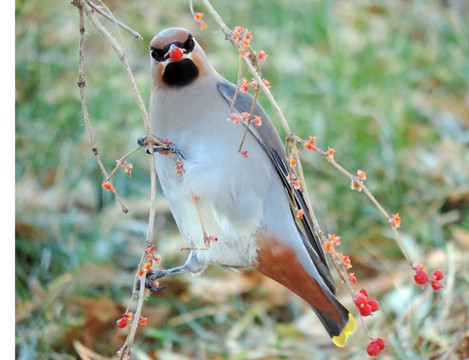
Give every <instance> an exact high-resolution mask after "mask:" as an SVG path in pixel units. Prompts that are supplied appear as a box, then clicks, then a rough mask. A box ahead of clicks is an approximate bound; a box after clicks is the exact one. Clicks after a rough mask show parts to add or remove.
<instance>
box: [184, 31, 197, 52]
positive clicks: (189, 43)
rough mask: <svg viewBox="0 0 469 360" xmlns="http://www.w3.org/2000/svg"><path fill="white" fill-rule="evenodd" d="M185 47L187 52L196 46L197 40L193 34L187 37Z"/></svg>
mask: <svg viewBox="0 0 469 360" xmlns="http://www.w3.org/2000/svg"><path fill="white" fill-rule="evenodd" d="M183 47H184V49H185V50H187V52H191V51H192V50H194V48H195V41H194V38H193V37H192V35H191V34H189V37H188V38H187V40H186V42H185V43H184V46H183Z"/></svg>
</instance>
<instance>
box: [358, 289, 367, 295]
mask: <svg viewBox="0 0 469 360" xmlns="http://www.w3.org/2000/svg"><path fill="white" fill-rule="evenodd" d="M359 293H360V294H363V295H365V297H368V293H367V292H366V290H365V289H361V290H360V291H359Z"/></svg>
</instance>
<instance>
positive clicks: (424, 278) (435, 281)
mask: <svg viewBox="0 0 469 360" xmlns="http://www.w3.org/2000/svg"><path fill="white" fill-rule="evenodd" d="M413 268H414V270H415V274H414V281H415V282H416V283H417V284H419V285H425V284H426V283H428V282H430V283H431V286H432V288H433V290H435V291H437V290H439V289H440V288H441V287H442V286H443V285H441V282H440V281H441V280H442V279H443V273H442V272H441V271H440V270H435V271H434V272H433V274H432V279H431V280H430V279H429V277H428V273H427V272H426V271H425V266H424V265H418V264H417V265H415V266H414V267H413Z"/></svg>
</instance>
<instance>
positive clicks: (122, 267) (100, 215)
mask: <svg viewBox="0 0 469 360" xmlns="http://www.w3.org/2000/svg"><path fill="white" fill-rule="evenodd" d="M106 5H107V6H108V7H109V8H110V9H111V10H112V11H113V13H114V15H115V16H116V18H118V19H120V20H121V21H123V22H124V23H126V24H128V25H129V26H130V27H132V28H134V29H135V30H137V31H138V32H139V33H140V34H141V35H142V36H143V37H144V41H143V42H140V41H138V40H136V39H134V38H132V37H131V36H130V35H129V34H127V33H125V32H122V33H121V34H119V33H118V32H117V31H116V29H115V27H114V26H113V25H112V24H111V23H109V22H108V21H106V20H104V19H102V21H103V23H105V25H106V26H107V27H108V29H110V30H111V31H112V32H113V34H114V35H115V36H116V37H117V38H118V39H119V40H120V42H121V43H122V45H123V46H124V48H125V51H126V54H127V60H128V61H129V63H130V65H131V67H132V69H133V71H134V75H135V77H136V79H137V82H138V84H139V87H140V90H141V92H142V94H143V97H144V99H145V101H146V103H147V104H148V99H149V91H150V79H149V56H148V43H149V41H150V39H151V38H152V37H153V35H154V34H155V33H157V32H159V31H160V30H162V29H164V28H166V27H169V26H183V27H187V28H189V29H191V31H192V32H193V33H194V35H195V36H196V37H197V39H198V40H199V42H200V43H201V44H202V46H203V47H204V49H205V50H206V53H207V54H208V56H209V58H210V61H211V62H212V64H213V65H214V67H215V68H216V69H217V70H218V71H219V72H220V73H221V74H222V75H223V76H225V77H226V78H227V79H229V80H231V81H233V82H235V81H236V72H237V64H238V62H237V61H238V60H237V57H236V54H235V52H234V51H233V49H232V48H231V45H230V44H229V43H227V42H226V41H225V40H224V38H223V36H222V34H221V33H220V32H219V31H218V29H217V26H216V24H215V23H214V22H213V21H212V19H211V18H210V17H209V15H208V14H206V16H205V18H204V20H206V22H207V24H208V28H207V30H205V31H200V30H199V29H198V27H197V25H196V24H195V22H194V21H193V20H192V17H191V14H190V11H189V1H187V0H172V1H163V0H158V1H151V2H147V1H119V0H112V1H108V2H106ZM194 5H195V8H196V11H205V10H204V9H203V8H202V7H201V5H200V4H199V3H198V2H197V1H195V4H194ZM213 5H214V7H215V8H216V9H217V10H218V11H219V13H220V15H221V16H222V17H223V19H224V20H225V22H226V23H227V24H228V25H229V26H230V27H232V28H233V27H234V26H236V25H242V26H244V27H247V28H248V29H249V30H251V31H252V33H253V41H252V43H251V44H252V45H253V47H254V48H255V49H257V50H265V51H266V52H267V54H268V55H269V57H268V59H267V61H266V62H265V64H264V67H263V74H264V76H265V78H267V79H269V80H270V82H271V83H272V92H273V94H274V95H275V96H276V98H277V101H278V102H279V104H280V106H281V108H282V109H283V110H284V113H285V115H286V117H287V119H288V120H289V122H290V126H291V128H292V129H293V131H294V132H295V133H296V134H298V135H299V136H302V137H303V138H307V137H308V136H309V135H313V136H317V138H318V140H317V143H318V145H319V146H320V147H321V148H323V149H324V148H326V149H327V147H328V146H331V147H333V148H334V149H335V150H336V156H335V157H336V160H337V161H338V162H339V163H341V164H342V165H344V166H345V167H346V168H347V169H349V170H350V171H351V172H352V173H355V172H356V170H358V169H363V170H365V171H366V173H367V177H368V180H367V185H368V187H369V188H370V190H371V191H372V192H373V193H374V194H375V195H376V197H377V198H378V200H379V201H380V202H381V203H382V204H383V206H384V207H385V208H386V209H387V210H388V211H389V212H390V213H395V212H399V213H400V215H401V217H402V227H401V235H402V236H403V238H404V240H405V243H406V245H407V247H408V250H409V252H410V254H411V256H412V257H413V258H414V259H415V260H417V261H419V262H422V263H425V264H426V265H427V268H428V269H429V270H430V271H432V270H433V269H435V268H440V269H442V270H443V271H444V272H445V275H446V279H445V286H446V287H445V288H444V289H442V291H440V292H439V293H437V294H435V293H433V291H432V290H431V289H429V288H428V287H427V288H425V289H420V288H419V287H418V286H416V285H415V284H414V283H413V280H412V271H411V270H410V269H409V267H408V265H407V263H406V262H405V261H404V259H403V257H402V255H401V254H400V251H399V250H398V248H397V246H396V245H395V243H394V241H393V240H392V234H391V232H390V229H389V228H388V226H387V225H386V223H385V221H384V220H383V219H382V218H381V216H380V215H379V213H378V211H377V210H376V209H375V208H374V207H373V206H372V205H371V203H370V202H369V201H368V200H367V199H366V198H365V196H363V195H362V194H360V193H358V192H356V191H351V190H350V184H349V182H348V181H347V179H345V178H344V177H342V176H341V175H340V174H338V173H337V172H336V171H335V170H334V169H333V168H332V167H331V166H329V165H328V164H327V163H326V162H325V161H323V160H322V159H321V158H319V156H317V154H315V153H311V152H308V153H307V152H306V151H303V153H302V159H303V161H304V166H305V168H306V172H307V177H308V179H307V180H308V181H307V183H308V184H307V185H308V187H309V191H310V194H311V196H312V202H313V204H314V208H315V210H316V213H317V216H318V218H319V221H320V223H321V226H322V229H323V231H325V232H326V233H336V234H339V235H341V236H342V245H341V248H340V250H341V251H343V252H344V253H346V254H349V255H350V256H351V258H352V263H353V264H354V269H353V271H355V274H356V276H357V278H358V284H357V285H356V287H357V290H358V289H359V288H362V287H365V288H366V289H367V290H368V292H369V293H370V296H371V297H372V298H376V299H378V300H379V301H380V303H381V309H382V310H381V311H379V312H378V313H376V315H374V316H373V318H372V319H365V322H366V323H367V324H368V326H369V328H370V330H371V332H372V334H373V336H375V337H377V336H380V337H383V338H384V339H385V340H386V342H387V348H386V350H385V351H384V352H383V353H382V355H381V357H382V358H389V359H466V358H469V332H468V320H467V319H468V316H469V310H468V303H469V291H468V288H469V286H468V281H469V280H468V279H469V267H468V263H469V256H468V250H469V150H468V145H469V88H468V84H469V42H468V39H469V5H468V3H467V2H466V1H463V0H425V1H424V0H421V1H418V0H416V1H410V0H407V1H404V0H393V1H391V0H389V1H377V2H374V1H369V0H358V1H353V2H350V1H345V0H315V1H311V0H293V1H292V0H275V1H273V0H272V1H264V0H250V1H243V0H239V1H231V0H213ZM15 18H16V34H15V35H16V210H15V214H16V243H15V244H16V246H15V249H16V292H15V299H16V351H17V358H19V359H74V358H77V357H79V355H78V354H81V355H80V356H81V357H82V358H88V359H103V358H111V357H113V356H115V354H116V351H117V350H118V349H119V347H120V346H121V345H122V344H123V342H124V338H125V336H126V329H124V330H121V329H118V328H117V327H116V326H115V321H116V320H117V319H118V318H119V317H120V316H121V314H122V313H123V312H124V310H125V308H126V305H127V304H128V302H129V300H130V297H131V291H132V290H131V289H132V284H133V279H134V274H135V269H136V265H137V264H138V261H139V258H140V255H141V253H142V250H143V249H142V244H143V241H144V238H145V234H146V229H147V220H148V209H149V184H150V181H149V170H148V158H147V155H146V154H145V153H144V152H143V151H140V152H139V153H137V154H136V155H134V156H133V157H132V159H131V160H130V161H131V162H132V163H133V165H134V168H133V170H132V178H131V179H129V178H128V177H127V175H126V174H124V173H123V171H121V172H119V173H118V174H117V175H116V176H115V178H114V182H115V186H116V188H117V189H118V191H119V193H120V194H121V196H122V197H123V199H124V202H125V203H126V205H127V207H128V208H129V209H130V213H129V214H127V215H125V214H123V213H122V211H121V210H120V207H119V206H118V205H117V203H116V202H115V200H114V197H113V195H112V193H110V192H105V191H103V190H102V189H101V186H100V185H101V182H102V181H103V175H102V174H101V172H100V170H99V168H98V165H97V163H96V160H95V158H94V155H93V154H92V152H91V148H90V145H89V141H88V137H87V134H86V130H85V127H84V124H83V120H82V112H81V106H80V99H79V91H78V87H77V68H78V56H77V55H78V54H77V52H78V40H79V32H78V12H77V10H76V8H74V7H73V6H72V5H70V3H69V1H60V2H56V1H48V0H47V1H40V2H38V1H25V0H17V1H16V11H15ZM85 48H86V51H85V75H86V81H87V83H86V84H87V86H86V100H87V104H88V107H89V111H90V114H91V118H92V126H93V131H94V134H95V137H96V143H97V146H98V149H99V151H100V154H101V156H102V158H103V162H104V164H105V165H106V167H107V168H108V169H109V170H111V169H112V168H113V167H114V164H115V160H116V159H119V158H120V157H121V156H123V155H124V154H126V153H127V152H128V151H130V150H131V149H133V148H134V147H135V146H136V140H137V138H138V137H140V136H143V135H144V128H143V126H142V121H141V118H140V113H139V110H138V108H137V105H136V103H135V100H134V97H133V94H132V93H131V91H130V89H129V84H128V80H127V77H126V75H125V73H124V72H123V70H122V68H121V66H120V62H119V60H118V59H117V58H116V56H115V54H114V53H113V51H112V49H111V48H110V46H109V45H108V44H107V43H106V41H104V39H103V38H101V37H100V36H99V35H98V34H97V33H96V31H95V29H94V28H93V27H92V25H91V23H89V22H88V21H87V22H86V43H85ZM245 76H246V77H247V78H248V79H249V76H248V75H247V74H246V75H245ZM260 101H261V102H262V103H263V104H264V107H265V108H266V110H267V112H268V113H270V115H271V117H272V119H273V121H274V123H276V124H277V125H278V122H277V119H276V117H275V114H274V113H273V111H272V110H271V108H270V107H269V105H268V104H267V102H266V101H265V99H261V100H260ZM278 128H280V126H278ZM279 131H280V129H279ZM158 209H159V211H158V216H157V224H156V226H157V231H156V234H157V235H156V239H155V242H156V243H157V251H158V253H159V254H161V256H162V259H163V260H162V267H170V266H175V265H179V264H181V263H182V262H183V261H184V260H185V257H186V254H185V253H181V252H180V251H179V249H180V248H181V247H182V246H183V245H184V242H183V239H182V237H181V236H180V235H179V233H178V231H177V229H176V228H175V226H174V223H173V220H172V217H171V214H170V212H169V211H168V208H167V205H166V203H165V201H164V198H163V197H162V196H159V204H158ZM162 283H167V284H168V285H169V287H168V288H167V289H166V290H165V291H164V292H161V293H158V294H155V295H152V296H151V297H150V298H149V299H148V301H147V303H146V305H145V307H144V316H147V317H148V323H149V324H148V325H147V326H146V327H140V328H139V330H138V334H137V343H136V355H137V356H138V357H139V358H141V359H363V358H365V357H366V353H365V348H366V345H367V344H368V341H369V340H368V339H367V334H366V333H365V331H364V330H363V327H362V326H361V322H360V321H359V322H358V330H357V332H356V333H355V335H354V336H353V339H352V341H351V342H349V344H348V345H347V347H345V348H343V349H337V348H335V347H334V346H333V345H332V344H331V343H330V341H329V339H328V337H327V335H326V333H325V331H324V330H323V328H322V326H321V325H320V323H319V321H318V320H317V318H316V317H315V316H314V314H313V313H312V311H311V310H310V309H308V307H307V306H306V305H305V304H304V303H303V302H302V301H301V300H299V299H298V298H296V297H295V296H293V295H292V294H290V293H289V292H288V291H286V290H284V289H283V288H281V287H280V286H278V285H276V284H275V283H273V282H272V281H270V280H268V279H265V278H263V277H262V276H260V275H258V274H256V273H252V272H246V273H234V272H229V271H225V270H221V269H216V268H214V269H210V270H208V271H207V272H206V273H205V274H204V275H203V276H201V277H195V278H194V277H190V276H175V277H174V278H170V279H166V280H163V281H162ZM339 288H340V295H339V297H340V298H341V299H342V301H343V302H344V303H345V304H346V305H347V306H348V307H349V308H350V309H353V308H354V306H353V304H352V300H351V298H350V295H348V294H347V292H346V291H345V289H343V287H342V286H340V284H339ZM355 313H356V312H355ZM87 349H89V350H92V351H94V352H96V353H99V354H101V356H103V357H97V356H95V355H92V353H90V352H88V350H87Z"/></svg>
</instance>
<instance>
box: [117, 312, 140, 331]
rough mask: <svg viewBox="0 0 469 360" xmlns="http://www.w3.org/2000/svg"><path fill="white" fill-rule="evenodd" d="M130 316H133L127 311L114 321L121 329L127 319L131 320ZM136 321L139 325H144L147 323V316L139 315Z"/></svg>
mask: <svg viewBox="0 0 469 360" xmlns="http://www.w3.org/2000/svg"><path fill="white" fill-rule="evenodd" d="M132 317H133V314H132V313H131V312H127V313H125V314H122V317H121V318H119V319H118V320H117V321H116V324H117V327H119V328H121V329H123V328H125V327H126V326H127V320H128V321H131V320H132ZM138 323H139V325H146V324H147V318H146V317H142V316H140V318H139V319H138Z"/></svg>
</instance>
